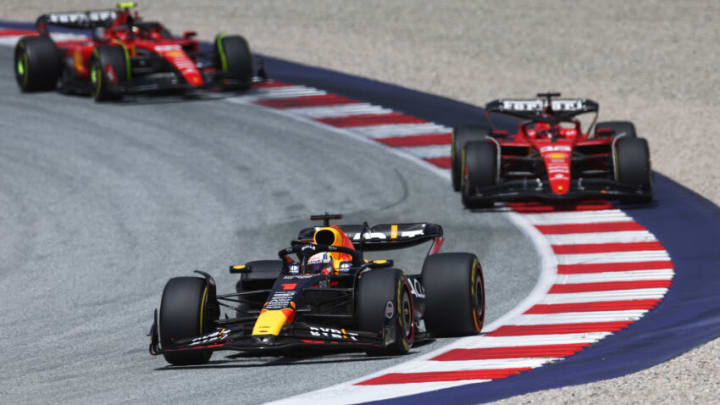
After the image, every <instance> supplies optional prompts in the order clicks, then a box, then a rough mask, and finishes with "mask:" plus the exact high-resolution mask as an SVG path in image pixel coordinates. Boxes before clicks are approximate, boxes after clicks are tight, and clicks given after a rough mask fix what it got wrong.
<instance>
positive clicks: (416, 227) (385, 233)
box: [298, 222, 443, 253]
mask: <svg viewBox="0 0 720 405" xmlns="http://www.w3.org/2000/svg"><path fill="white" fill-rule="evenodd" d="M338 226H339V227H340V229H342V231H343V232H345V234H346V235H347V236H348V238H350V240H351V241H352V243H353V245H354V246H355V248H356V249H360V250H363V251H371V250H393V249H404V248H408V247H412V246H416V245H419V244H421V243H424V242H428V241H433V242H434V243H433V248H432V249H431V250H432V253H436V251H437V250H439V249H440V245H442V239H443V229H442V226H440V225H438V224H431V223H425V222H422V223H408V224H379V225H375V226H373V227H369V226H367V225H338ZM317 229H318V228H316V227H312V228H305V229H302V230H301V231H300V232H299V233H298V240H305V241H312V240H313V235H314V234H315V231H316V230H317Z"/></svg>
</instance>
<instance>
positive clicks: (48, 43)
mask: <svg viewBox="0 0 720 405" xmlns="http://www.w3.org/2000/svg"><path fill="white" fill-rule="evenodd" d="M14 62H15V79H16V80H17V84H18V87H20V90H21V91H23V92H32V91H50V90H54V89H55V88H56V86H57V81H58V78H59V77H60V70H61V68H62V60H61V58H60V52H59V51H58V49H57V47H56V46H55V43H54V42H53V40H52V39H50V37H49V36H44V35H41V36H37V37H22V38H20V40H19V41H18V43H17V45H16V46H15V59H14Z"/></svg>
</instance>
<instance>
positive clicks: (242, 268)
mask: <svg viewBox="0 0 720 405" xmlns="http://www.w3.org/2000/svg"><path fill="white" fill-rule="evenodd" d="M251 271H252V268H251V267H250V266H248V265H247V264H238V265H235V266H230V274H242V273H250V272H251Z"/></svg>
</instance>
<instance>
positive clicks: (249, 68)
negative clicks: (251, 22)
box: [214, 35, 253, 88]
mask: <svg viewBox="0 0 720 405" xmlns="http://www.w3.org/2000/svg"><path fill="white" fill-rule="evenodd" d="M214 58H215V66H216V67H217V70H218V71H220V72H222V73H223V74H224V75H225V76H227V78H228V79H231V81H228V82H227V83H225V82H222V83H223V87H225V88H248V87H250V85H251V84H252V78H253V57H252V53H251V52H250V46H249V45H248V43H247V41H246V40H245V38H243V37H241V36H240V35H227V36H224V35H218V36H217V37H216V38H215V46H214Z"/></svg>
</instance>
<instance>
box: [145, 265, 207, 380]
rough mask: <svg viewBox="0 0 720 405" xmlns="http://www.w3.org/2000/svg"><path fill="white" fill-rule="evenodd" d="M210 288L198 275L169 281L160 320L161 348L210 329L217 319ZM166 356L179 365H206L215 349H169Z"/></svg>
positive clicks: (169, 360)
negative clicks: (213, 314) (212, 305)
mask: <svg viewBox="0 0 720 405" xmlns="http://www.w3.org/2000/svg"><path fill="white" fill-rule="evenodd" d="M209 289H210V285H209V284H208V282H207V281H206V280H204V279H201V278H198V277H175V278H171V279H170V280H169V281H168V282H167V284H166V285H165V289H164V290H163V295H162V301H161V303H160V316H159V321H158V329H159V334H160V343H161V347H165V346H167V345H170V344H171V343H173V342H174V341H176V340H178V339H183V338H190V337H195V336H200V335H202V334H204V333H207V332H209V329H210V328H211V327H212V324H213V321H215V319H212V318H213V316H212V311H210V308H209V303H208V300H209V298H210V296H211V295H212V294H211V292H210V290H209ZM163 356H164V357H165V360H166V361H167V362H168V363H170V364H172V365H176V366H183V365H192V364H204V363H207V362H208V361H209V360H210V356H212V351H199V350H187V351H176V352H166V353H163Z"/></svg>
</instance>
